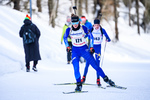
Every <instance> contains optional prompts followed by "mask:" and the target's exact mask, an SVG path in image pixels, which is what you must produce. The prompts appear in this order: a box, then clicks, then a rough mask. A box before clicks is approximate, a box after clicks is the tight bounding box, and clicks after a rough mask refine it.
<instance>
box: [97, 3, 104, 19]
mask: <svg viewBox="0 0 150 100" xmlns="http://www.w3.org/2000/svg"><path fill="white" fill-rule="evenodd" d="M97 5H99V7H100V9H99V10H98V9H96V10H98V11H97V15H96V18H101V17H100V16H99V15H100V13H101V12H102V6H103V2H102V0H97Z"/></svg>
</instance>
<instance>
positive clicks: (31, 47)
mask: <svg viewBox="0 0 150 100" xmlns="http://www.w3.org/2000/svg"><path fill="white" fill-rule="evenodd" d="M31 24H32V25H31ZM29 27H31V28H30V29H31V30H32V32H33V33H35V34H36V39H35V42H34V43H31V44H23V45H24V52H25V60H26V63H28V62H29V61H37V60H41V56H40V51H39V37H40V31H39V29H38V28H37V26H36V25H35V24H33V23H32V22H31V21H30V20H29V19H25V20H24V25H23V26H22V27H21V29H20V32H19V35H20V37H23V33H24V31H25V30H26V29H28V28H29Z"/></svg>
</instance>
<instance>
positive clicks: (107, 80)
mask: <svg viewBox="0 0 150 100" xmlns="http://www.w3.org/2000/svg"><path fill="white" fill-rule="evenodd" d="M103 79H104V81H105V82H106V83H108V84H109V85H110V86H114V85H115V83H114V82H113V81H112V80H110V79H108V77H107V76H105V77H104V78H103Z"/></svg>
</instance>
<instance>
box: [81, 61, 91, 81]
mask: <svg viewBox="0 0 150 100" xmlns="http://www.w3.org/2000/svg"><path fill="white" fill-rule="evenodd" d="M89 65H90V64H89V63H88V62H87V61H86V65H85V68H84V74H83V77H82V80H81V82H82V83H84V82H85V79H86V75H87V72H88V68H89Z"/></svg>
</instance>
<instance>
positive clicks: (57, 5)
mask: <svg viewBox="0 0 150 100" xmlns="http://www.w3.org/2000/svg"><path fill="white" fill-rule="evenodd" d="M58 7H59V0H57V3H56V12H55V13H56V14H55V15H56V16H55V18H56V17H57V12H58Z"/></svg>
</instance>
